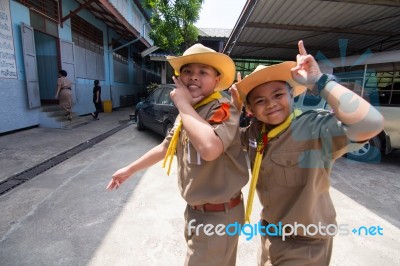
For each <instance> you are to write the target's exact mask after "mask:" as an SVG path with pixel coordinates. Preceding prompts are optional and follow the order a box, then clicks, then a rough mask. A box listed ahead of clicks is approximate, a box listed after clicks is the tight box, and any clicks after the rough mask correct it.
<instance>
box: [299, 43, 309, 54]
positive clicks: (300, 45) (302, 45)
mask: <svg viewBox="0 0 400 266" xmlns="http://www.w3.org/2000/svg"><path fill="white" fill-rule="evenodd" d="M298 46H299V54H300V55H307V51H306V48H304V44H303V41H299V44H298Z"/></svg>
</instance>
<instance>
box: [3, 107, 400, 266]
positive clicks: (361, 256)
mask: <svg viewBox="0 0 400 266" xmlns="http://www.w3.org/2000/svg"><path fill="white" fill-rule="evenodd" d="M131 112H132V110H130V109H122V110H115V111H113V112H112V113H107V114H102V116H101V118H100V120H99V121H93V122H91V123H89V124H88V125H85V126H82V127H79V128H75V129H71V130H49V129H42V128H35V129H31V130H27V131H22V132H18V133H14V134H11V135H6V136H1V137H0V147H1V157H0V158H1V162H0V166H1V169H2V171H1V172H2V173H1V174H2V178H3V180H4V179H5V178H7V177H8V176H11V175H12V174H15V173H17V172H19V171H22V170H23V169H26V168H28V167H31V166H33V165H35V164H37V163H39V162H40V161H43V160H45V159H48V158H49V157H50V156H54V155H56V154H58V153H60V152H62V151H64V150H66V149H70V148H72V147H74V146H76V145H78V144H80V143H81V142H85V141H88V140H90V139H91V138H93V137H95V136H97V135H99V134H101V133H104V132H107V131H108V130H110V129H112V128H115V127H117V126H119V125H121V124H122V123H126V122H127V120H128V118H129V113H131ZM129 123H131V122H129ZM161 140H162V138H161V137H160V136H158V135H156V134H153V133H151V132H150V131H142V132H139V131H137V130H136V126H135V125H134V124H133V123H132V124H130V125H129V126H128V127H126V128H124V129H122V130H121V131H119V132H117V133H115V134H114V135H112V136H110V137H108V138H107V139H105V140H104V141H102V142H100V143H98V144H96V145H94V146H93V147H91V148H89V149H86V150H84V151H82V152H81V153H79V154H77V155H75V156H73V157H71V158H69V159H68V160H66V161H64V162H63V163H60V164H58V165H56V166H55V167H53V168H50V169H49V170H47V171H45V172H43V173H41V174H40V175H38V176H36V177H35V178H33V179H32V180H30V181H28V182H26V183H24V184H22V185H21V186H19V187H17V188H15V189H13V190H11V191H10V192H7V193H6V194H4V195H1V196H0V213H1V216H0V265H169V266H171V265H182V264H183V261H184V257H185V241H184V237H183V211H184V208H185V202H184V201H183V200H182V198H181V197H180V195H179V191H178V187H177V177H176V170H174V171H172V173H171V175H170V176H167V175H166V174H165V169H162V168H161V163H158V164H156V165H154V166H152V167H150V168H149V169H147V170H144V171H141V172H139V173H137V174H135V175H134V176H133V177H132V178H131V179H130V180H129V181H127V182H126V183H125V184H123V185H122V187H121V188H120V189H118V190H116V191H112V192H110V191H106V190H105V187H106V186H107V184H108V182H109V180H110V178H111V175H112V174H113V173H114V172H115V170H117V169H119V168H120V167H122V166H125V165H126V164H128V163H130V162H131V161H132V160H135V159H136V158H138V157H140V155H141V154H143V153H145V152H146V151H147V150H149V149H150V148H151V147H153V146H154V145H156V144H158V143H159V142H160V141H161ZM53 144H54V146H52V145H53ZM396 156H397V155H396ZM357 167H358V168H359V169H358V170H357V173H358V174H359V175H358V176H357V175H356V173H355V172H354V169H356V168H357ZM368 167H370V168H368ZM368 167H367V168H366V167H365V166H362V165H360V164H354V163H349V161H347V160H346V159H340V160H339V161H338V162H337V164H336V165H335V168H334V171H333V174H332V185H333V187H332V189H331V193H332V198H333V201H334V204H335V206H336V210H337V216H338V218H337V220H338V223H339V224H343V225H347V228H348V229H349V230H352V229H353V228H359V227H361V226H366V227H368V228H370V227H374V226H375V227H377V226H380V227H381V228H383V235H382V236H381V235H375V236H372V235H368V236H365V235H362V236H358V235H357V234H353V233H351V232H349V234H348V235H338V236H336V237H335V240H334V250H333V258H332V263H331V265H360V266H361V265H363V266H365V265H399V264H400V254H399V252H398V250H399V249H400V230H399V225H398V224H399V219H398V216H397V215H393V214H390V213H387V211H385V213H386V214H385V213H380V212H379V210H380V209H385V208H386V207H385V206H386V205H384V204H389V205H391V204H393V206H395V207H394V208H398V206H399V205H398V203H399V202H398V196H396V195H394V194H388V193H391V192H392V191H390V189H392V190H393V191H397V192H398V189H399V188H400V186H399V184H400V181H399V180H398V173H399V172H400V168H399V167H400V166H398V165H396V163H395V164H392V165H389V166H385V169H390V171H389V172H385V178H386V179H385V180H383V179H382V174H381V175H377V174H376V173H374V172H373V169H375V168H379V167H380V166H379V165H375V166H368ZM172 169H176V166H175V167H174V166H173V168H172ZM347 169H350V170H351V171H352V172H350V170H349V171H347ZM362 169H364V172H362ZM371 169H372V170H371ZM360 175H361V176H360ZM363 175H364V176H365V175H369V176H367V177H364V179H362V178H363ZM353 176H356V177H357V178H359V180H355V183H356V184H357V183H361V181H362V180H365V178H368V180H372V181H373V180H375V181H376V182H375V183H371V184H372V186H373V185H375V187H376V188H375V190H377V191H378V192H379V194H380V195H381V196H379V198H377V197H376V198H374V199H371V200H370V201H368V200H366V201H363V200H362V199H365V198H367V196H368V195H367V196H366V197H361V196H359V195H360V191H363V190H364V191H365V189H363V188H362V187H357V186H351V187H353V188H351V189H348V190H345V189H344V187H343V184H344V182H345V181H346V180H347V182H350V181H349V179H352V178H353ZM0 180H1V178H0ZM358 181H359V182H358ZM372 181H371V182H372ZM389 181H390V182H393V183H391V184H392V185H390V187H389V188H385V189H384V190H382V189H381V188H382V187H384V186H383V185H382V184H383V183H384V182H389ZM371 184H370V187H368V188H366V189H371ZM247 191H248V186H246V187H245V188H244V189H243V192H244V195H245V198H247ZM355 196H357V197H355ZM372 196H373V195H372ZM371 202H373V203H374V204H375V205H374V206H372V205H370V204H369V203H371ZM396 206H397V207H396ZM260 210H261V207H260V205H259V203H258V200H257V199H255V206H254V208H253V214H252V222H257V220H258V215H259V212H260ZM396 211H397V212H398V210H394V213H396ZM258 248H259V238H258V237H255V238H253V239H252V240H250V241H247V240H246V239H245V237H244V236H242V237H241V238H240V243H239V250H238V261H237V265H242V266H247V265H256V264H257V251H258Z"/></svg>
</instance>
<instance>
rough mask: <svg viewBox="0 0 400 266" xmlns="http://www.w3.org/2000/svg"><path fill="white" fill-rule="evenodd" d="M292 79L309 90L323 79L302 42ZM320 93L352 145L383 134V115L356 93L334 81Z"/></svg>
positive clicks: (300, 42)
mask: <svg viewBox="0 0 400 266" xmlns="http://www.w3.org/2000/svg"><path fill="white" fill-rule="evenodd" d="M292 76H293V78H294V79H295V80H296V81H297V82H299V83H300V84H302V85H305V86H307V88H308V89H310V90H312V89H313V87H314V86H315V84H317V83H318V81H319V79H320V78H321V77H322V73H321V71H320V69H319V66H318V63H317V62H316V60H315V59H314V57H313V56H312V55H308V54H307V52H306V50H305V48H304V45H303V41H299V54H298V55H297V66H296V67H295V68H293V69H292ZM320 93H321V96H322V97H323V98H324V99H326V100H327V102H328V104H329V105H330V106H331V107H332V109H333V111H334V113H335V114H336V117H337V118H338V119H339V120H340V121H341V122H342V123H343V124H344V125H345V126H346V129H347V130H346V135H347V136H348V138H349V139H351V140H352V141H365V140H368V139H370V138H372V137H374V136H376V135H377V134H379V132H381V131H382V129H383V117H382V115H381V114H380V113H379V112H378V110H376V109H375V108H374V107H373V106H372V105H370V104H369V103H368V102H367V101H366V100H364V99H363V98H361V97H360V96H358V95H357V94H356V93H354V92H352V91H351V90H349V89H347V88H346V87H344V86H342V85H340V84H339V83H337V82H334V81H330V82H327V83H326V84H325V86H324V88H322V90H321V91H320Z"/></svg>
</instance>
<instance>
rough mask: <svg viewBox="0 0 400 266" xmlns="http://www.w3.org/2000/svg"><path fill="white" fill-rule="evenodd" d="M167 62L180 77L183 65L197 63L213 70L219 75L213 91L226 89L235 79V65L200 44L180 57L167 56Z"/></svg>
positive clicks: (222, 55) (227, 58)
mask: <svg viewBox="0 0 400 266" xmlns="http://www.w3.org/2000/svg"><path fill="white" fill-rule="evenodd" d="M167 60H168V62H169V63H170V64H171V66H172V67H173V68H174V70H175V73H176V74H177V75H180V73H181V68H182V67H183V66H184V65H187V64H192V63H198V64H204V65H209V66H211V67H213V68H215V69H216V70H217V71H218V73H219V74H220V77H221V78H220V81H219V83H218V85H217V86H216V87H215V89H214V91H220V90H225V89H228V88H229V87H230V86H231V85H232V83H233V81H234V79H235V63H234V62H233V60H232V59H231V58H230V57H229V56H227V55H226V54H223V53H218V52H216V51H214V50H213V49H211V48H208V47H205V46H204V45H202V44H200V43H196V44H195V45H193V46H191V47H189V48H188V49H187V50H186V51H185V52H184V53H183V55H182V56H167Z"/></svg>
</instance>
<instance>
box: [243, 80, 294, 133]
mask: <svg viewBox="0 0 400 266" xmlns="http://www.w3.org/2000/svg"><path fill="white" fill-rule="evenodd" d="M247 104H248V111H250V112H251V113H252V114H253V115H254V116H255V117H256V118H257V119H258V120H259V121H261V122H264V123H265V124H267V125H272V126H277V125H279V124H281V123H283V122H284V121H285V119H286V118H287V117H288V116H289V115H290V113H291V111H292V97H291V95H290V92H289V88H288V86H287V85H286V83H284V82H282V81H271V82H267V83H264V84H261V85H259V86H257V87H255V88H254V89H253V90H252V91H251V92H250V93H249V95H248V96H247Z"/></svg>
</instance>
